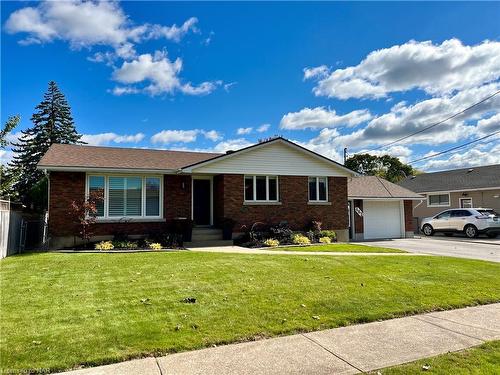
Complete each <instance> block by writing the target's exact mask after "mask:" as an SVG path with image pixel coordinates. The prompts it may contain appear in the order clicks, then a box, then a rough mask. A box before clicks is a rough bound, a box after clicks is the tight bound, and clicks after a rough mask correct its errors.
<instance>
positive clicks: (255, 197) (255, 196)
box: [243, 174, 280, 203]
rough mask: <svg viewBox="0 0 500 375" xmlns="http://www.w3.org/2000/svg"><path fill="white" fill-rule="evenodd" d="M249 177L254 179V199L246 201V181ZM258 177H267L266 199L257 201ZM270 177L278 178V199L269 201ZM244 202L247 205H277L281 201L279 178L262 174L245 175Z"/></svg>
mask: <svg viewBox="0 0 500 375" xmlns="http://www.w3.org/2000/svg"><path fill="white" fill-rule="evenodd" d="M249 177H252V179H253V199H246V194H245V180H246V179H247V178H249ZM257 177H266V199H265V200H262V199H259V200H257ZM269 177H271V178H276V199H269ZM243 201H244V202H245V203H277V202H279V201H280V185H279V178H278V176H266V175H261V174H256V175H245V176H244V178H243Z"/></svg>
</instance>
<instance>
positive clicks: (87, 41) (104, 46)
mask: <svg viewBox="0 0 500 375" xmlns="http://www.w3.org/2000/svg"><path fill="white" fill-rule="evenodd" d="M197 23H198V19H197V18H196V17H191V18H189V19H187V20H186V21H185V22H184V23H183V24H182V25H181V26H177V25H176V24H174V25H172V26H164V25H158V24H149V23H145V24H140V25H136V24H134V23H133V22H132V20H131V19H130V17H129V16H128V15H127V14H125V12H124V11H123V9H122V8H121V6H120V4H119V3H118V2H117V1H80V0H73V1H44V2H41V3H39V4H38V5H37V6H36V7H24V8H21V9H19V10H17V11H15V12H12V13H11V14H10V16H9V18H8V19H7V21H6V23H5V30H6V31H7V32H8V33H11V34H15V33H23V34H26V37H25V38H24V39H22V40H21V41H20V43H21V44H23V45H26V44H34V43H38V44H42V43H49V42H53V41H55V40H61V41H65V42H67V43H69V45H70V47H71V48H73V49H82V48H89V49H90V48H92V47H99V49H100V50H98V51H95V52H94V53H93V54H92V55H91V56H89V57H87V60H89V61H92V62H96V63H105V64H106V65H108V66H111V67H115V65H120V64H121V66H120V67H119V68H117V69H115V70H114V75H113V77H114V79H115V80H116V81H118V82H121V83H142V82H144V81H147V82H149V85H147V86H145V87H142V88H138V87H115V88H114V89H113V90H110V92H112V93H113V94H115V95H124V94H135V93H147V94H150V95H158V94H162V93H169V94H172V93H174V91H177V92H181V93H184V94H186V95H207V94H210V93H211V92H212V91H214V90H215V89H216V88H217V87H218V86H220V85H221V84H222V82H221V81H214V82H202V83H201V84H199V85H193V84H192V83H190V82H188V83H181V82H180V80H179V77H178V74H179V72H180V70H181V69H182V60H181V59H179V58H178V59H176V60H174V61H171V60H169V59H168V58H167V56H166V52H156V53H155V54H154V55H152V54H148V53H145V54H141V55H138V54H137V52H136V44H138V43H142V42H144V41H147V40H150V39H160V38H164V39H167V40H171V41H174V42H179V41H180V40H181V39H182V38H183V37H184V36H186V35H187V34H188V33H189V32H193V33H198V32H199V30H198V28H197Z"/></svg>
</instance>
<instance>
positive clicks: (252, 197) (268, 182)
mask: <svg viewBox="0 0 500 375" xmlns="http://www.w3.org/2000/svg"><path fill="white" fill-rule="evenodd" d="M245 201H246V202H277V201H278V177H277V176H245Z"/></svg>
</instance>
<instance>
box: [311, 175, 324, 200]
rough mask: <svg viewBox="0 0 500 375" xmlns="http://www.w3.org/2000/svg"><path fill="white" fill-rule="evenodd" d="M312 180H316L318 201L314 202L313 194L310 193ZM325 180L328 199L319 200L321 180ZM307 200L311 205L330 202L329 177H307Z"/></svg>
mask: <svg viewBox="0 0 500 375" xmlns="http://www.w3.org/2000/svg"><path fill="white" fill-rule="evenodd" d="M310 178H315V179H316V199H314V200H312V199H310V197H311V192H310V191H309V179H310ZM320 178H324V179H325V191H326V197H325V198H326V199H319V179H320ZM307 199H308V201H309V202H311V203H325V202H329V200H328V177H327V176H309V177H307Z"/></svg>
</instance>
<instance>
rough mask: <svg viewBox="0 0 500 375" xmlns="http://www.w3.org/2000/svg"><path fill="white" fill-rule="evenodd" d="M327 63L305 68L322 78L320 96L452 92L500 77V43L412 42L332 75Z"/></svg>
mask: <svg viewBox="0 0 500 375" xmlns="http://www.w3.org/2000/svg"><path fill="white" fill-rule="evenodd" d="M325 68H326V67H325V66H321V67H318V68H313V69H305V70H304V78H305V79H307V78H315V79H317V85H316V87H315V88H314V89H313V91H314V93H315V94H316V95H318V96H328V97H334V98H339V99H349V98H380V97H385V96H386V95H387V94H388V93H391V92H401V91H407V90H411V89H420V90H423V91H425V92H426V93H428V94H431V95H436V94H438V95H442V94H447V93H452V92H454V91H455V90H463V89H470V88H473V87H477V86H480V85H483V84H485V83H489V82H493V81H495V80H497V79H498V77H499V76H500V42H496V41H488V40H487V41H484V42H482V43H480V44H478V45H474V46H467V45H463V44H462V42H461V41H460V40H458V39H450V40H445V41H444V42H443V43H441V44H433V43H432V42H430V41H426V42H416V41H409V42H407V43H405V44H402V45H396V46H393V47H390V48H384V49H380V50H377V51H373V52H371V53H370V54H369V55H368V56H367V57H366V58H365V59H364V60H363V61H361V63H360V64H359V65H356V66H350V67H347V68H344V69H337V70H335V71H333V72H331V73H329V74H327V76H324V75H325V74H326V70H325Z"/></svg>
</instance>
